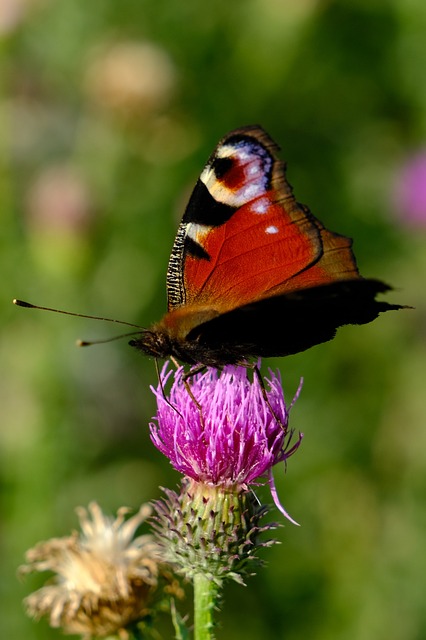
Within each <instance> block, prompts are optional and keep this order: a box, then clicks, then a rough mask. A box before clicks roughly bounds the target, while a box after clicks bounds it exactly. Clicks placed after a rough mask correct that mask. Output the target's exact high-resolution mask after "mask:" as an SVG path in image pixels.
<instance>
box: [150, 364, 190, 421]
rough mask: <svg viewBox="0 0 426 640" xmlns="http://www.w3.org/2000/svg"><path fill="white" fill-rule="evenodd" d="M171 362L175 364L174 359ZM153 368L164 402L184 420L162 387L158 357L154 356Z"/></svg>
mask: <svg viewBox="0 0 426 640" xmlns="http://www.w3.org/2000/svg"><path fill="white" fill-rule="evenodd" d="M173 364H177V363H176V361H175V360H173ZM155 370H156V372H157V378H158V382H159V383H160V387H161V393H162V396H163V398H164V401H165V403H166V404H168V405H169V407H170V408H171V409H173V411H176V413H177V414H178V415H179V416H180V417H181V418H182V420H184V417H183V415H182V414H181V412H180V411H179V409H178V408H177V407H175V406H174V405H173V404H172V403H171V402H170V400H169V399H168V398H167V396H166V392H165V391H164V387H163V381H162V379H161V375H160V369H159V366H158V359H157V358H155Z"/></svg>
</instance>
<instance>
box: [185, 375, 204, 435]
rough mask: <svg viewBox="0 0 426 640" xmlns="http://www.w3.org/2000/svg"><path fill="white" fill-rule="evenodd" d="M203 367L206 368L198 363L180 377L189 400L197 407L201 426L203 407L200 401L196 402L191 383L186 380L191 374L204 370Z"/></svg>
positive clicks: (202, 423) (202, 422)
mask: <svg viewBox="0 0 426 640" xmlns="http://www.w3.org/2000/svg"><path fill="white" fill-rule="evenodd" d="M205 368H206V367H205V365H203V364H198V365H196V366H195V367H193V368H192V369H190V370H189V371H187V372H186V373H185V374H184V375H183V378H182V380H183V384H184V385H185V389H186V390H187V392H188V395H189V397H190V398H191V400H192V401H193V403H194V404H195V406H196V407H197V409H198V413H199V414H200V422H201V426H202V427H204V417H203V407H202V406H201V405H200V403H199V402H198V400H197V398H196V397H195V396H194V394H193V393H192V389H191V385H190V384H189V382H188V380H189V379H190V378H192V377H193V376H195V375H196V374H197V373H200V372H201V371H204V370H205Z"/></svg>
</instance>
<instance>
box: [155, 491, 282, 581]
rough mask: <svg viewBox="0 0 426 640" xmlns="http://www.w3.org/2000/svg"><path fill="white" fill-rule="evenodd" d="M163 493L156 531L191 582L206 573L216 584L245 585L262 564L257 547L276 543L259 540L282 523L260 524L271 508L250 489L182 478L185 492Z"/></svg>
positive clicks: (173, 561)
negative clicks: (219, 486)
mask: <svg viewBox="0 0 426 640" xmlns="http://www.w3.org/2000/svg"><path fill="white" fill-rule="evenodd" d="M164 492H165V494H166V497H165V498H163V499H161V500H159V501H158V502H156V503H155V504H154V509H155V511H156V516H155V517H154V522H153V528H154V529H155V531H156V534H157V538H158V542H159V544H160V545H161V546H162V547H163V553H164V556H165V557H166V559H167V561H168V562H170V563H171V564H173V565H174V566H175V567H176V570H177V572H178V573H180V574H181V575H184V576H185V577H186V578H187V579H192V578H193V577H194V576H195V575H197V574H199V573H203V574H204V575H207V576H208V577H209V578H210V579H211V580H213V581H214V582H216V583H217V584H221V582H222V580H223V579H225V578H227V579H232V580H235V581H237V582H240V583H244V579H243V577H244V576H248V575H251V574H252V573H253V570H254V569H255V567H257V566H259V564H262V562H261V560H259V558H258V557H257V556H256V552H257V551H258V549H259V548H261V547H265V546H270V545H271V544H274V542H275V541H274V540H268V541H262V540H260V534H262V533H264V532H269V531H271V530H273V529H275V528H277V526H278V525H277V524H276V523H267V524H264V525H263V526H261V525H260V521H261V520H262V518H263V517H264V516H265V515H266V513H267V511H268V509H267V508H266V507H262V506H259V504H258V502H257V501H256V499H255V497H254V495H253V494H252V493H251V492H250V491H247V490H241V489H240V490H238V491H235V489H232V488H231V489H230V490H226V491H224V490H223V488H218V487H215V486H208V485H203V484H200V483H196V482H193V481H189V480H183V482H182V490H181V493H180V494H177V493H176V492H174V491H171V490H169V489H164Z"/></svg>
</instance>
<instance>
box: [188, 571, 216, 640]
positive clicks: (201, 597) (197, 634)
mask: <svg viewBox="0 0 426 640" xmlns="http://www.w3.org/2000/svg"><path fill="white" fill-rule="evenodd" d="M218 593H219V587H218V585H217V584H216V583H215V582H213V580H211V578H207V577H206V576H205V575H204V574H202V573H197V574H196V575H195V577H194V640H214V634H213V631H214V621H213V614H214V610H215V607H216V604H217V599H218Z"/></svg>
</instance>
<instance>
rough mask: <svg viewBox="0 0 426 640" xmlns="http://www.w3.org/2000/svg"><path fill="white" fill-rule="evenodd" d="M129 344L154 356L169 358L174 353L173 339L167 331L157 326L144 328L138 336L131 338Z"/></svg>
mask: <svg viewBox="0 0 426 640" xmlns="http://www.w3.org/2000/svg"><path fill="white" fill-rule="evenodd" d="M129 345H130V346H131V347H135V348H136V349H139V351H142V353H144V354H145V355H148V356H153V357H154V358H168V357H169V356H171V355H173V348H172V344H171V340H170V338H169V336H168V335H167V333H166V332H164V331H159V330H157V329H156V328H155V327H153V328H152V329H144V330H143V331H142V332H141V334H140V336H139V337H138V338H135V339H134V340H130V342H129Z"/></svg>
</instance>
